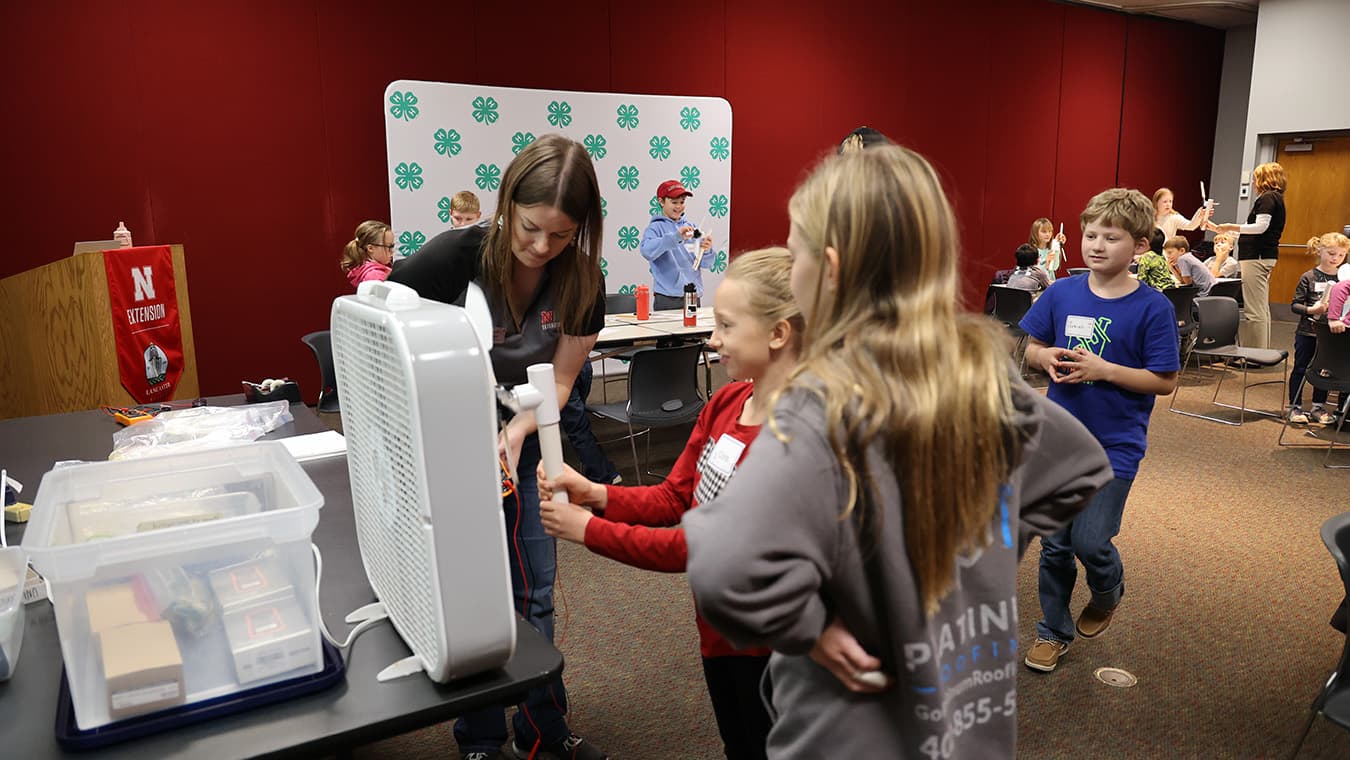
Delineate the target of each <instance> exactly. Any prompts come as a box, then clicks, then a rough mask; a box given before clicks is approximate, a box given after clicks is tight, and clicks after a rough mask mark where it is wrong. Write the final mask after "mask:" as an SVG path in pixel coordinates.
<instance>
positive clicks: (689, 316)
mask: <svg viewBox="0 0 1350 760" xmlns="http://www.w3.org/2000/svg"><path fill="white" fill-rule="evenodd" d="M697 324H698V288H697V287H695V286H694V283H692V282H691V283H689V284H688V285H685V286H684V326H685V327H694V326H695V325H697Z"/></svg>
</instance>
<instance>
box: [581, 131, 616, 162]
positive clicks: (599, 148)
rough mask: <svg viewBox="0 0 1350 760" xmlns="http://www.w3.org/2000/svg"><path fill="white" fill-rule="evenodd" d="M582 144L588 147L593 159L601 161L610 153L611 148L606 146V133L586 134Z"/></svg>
mask: <svg viewBox="0 0 1350 760" xmlns="http://www.w3.org/2000/svg"><path fill="white" fill-rule="evenodd" d="M581 144H582V145H583V146H585V147H586V152H587V153H589V154H591V160H592V161H599V160H600V159H602V158H604V157H605V154H606V153H609V149H608V148H606V147H605V136H604V135H586V139H585V140H582V141H581Z"/></svg>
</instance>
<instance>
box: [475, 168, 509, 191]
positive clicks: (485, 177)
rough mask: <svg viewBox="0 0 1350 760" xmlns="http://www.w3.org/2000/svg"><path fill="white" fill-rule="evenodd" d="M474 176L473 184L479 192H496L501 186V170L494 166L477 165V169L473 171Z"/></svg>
mask: <svg viewBox="0 0 1350 760" xmlns="http://www.w3.org/2000/svg"><path fill="white" fill-rule="evenodd" d="M473 173H474V175H475V177H474V181H473V183H474V184H475V185H477V186H478V189H479V190H496V189H497V188H498V187H501V184H502V170H501V167H500V166H497V165H496V164H479V165H478V168H476V169H474V170H473Z"/></svg>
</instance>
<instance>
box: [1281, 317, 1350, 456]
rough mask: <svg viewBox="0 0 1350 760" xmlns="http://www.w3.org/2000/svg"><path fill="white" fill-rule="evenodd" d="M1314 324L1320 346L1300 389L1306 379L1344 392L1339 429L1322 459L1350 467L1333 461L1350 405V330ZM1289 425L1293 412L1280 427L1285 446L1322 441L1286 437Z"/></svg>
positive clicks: (1315, 386)
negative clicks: (1303, 440) (1288, 440)
mask: <svg viewBox="0 0 1350 760" xmlns="http://www.w3.org/2000/svg"><path fill="white" fill-rule="evenodd" d="M1314 325H1315V326H1316V329H1317V350H1316V352H1315V353H1314V354H1313V358H1312V361H1311V362H1309V363H1308V369H1307V371H1306V372H1304V373H1303V380H1302V382H1300V383H1299V390H1300V391H1301V390H1302V389H1303V385H1304V384H1305V383H1306V384H1308V385H1311V386H1312V387H1314V388H1318V389H1320V390H1324V391H1327V392H1328V393H1332V392H1336V393H1339V394H1340V400H1341V407H1340V409H1339V410H1337V411H1339V414H1338V415H1337V419H1336V429H1335V431H1334V432H1332V433H1331V434H1330V435H1328V437H1327V439H1326V441H1327V455H1326V457H1325V458H1324V459H1323V461H1322V466H1323V467H1326V468H1327V469H1330V470H1346V469H1350V465H1345V464H1331V451H1332V449H1334V448H1336V440H1337V439H1338V438H1340V435H1341V429H1342V428H1343V427H1344V426H1345V414H1346V407H1347V406H1350V332H1343V333H1340V334H1336V333H1333V332H1332V331H1331V326H1330V325H1328V324H1327V323H1326V322H1322V321H1318V322H1315V323H1314ZM1288 429H1289V415H1287V414H1286V415H1285V416H1284V426H1283V427H1281V428H1280V437H1279V438H1278V439H1277V441H1276V442H1277V443H1279V445H1281V446H1316V445H1320V444H1308V443H1294V442H1293V441H1290V442H1288V443H1286V442H1285V440H1284V433H1285V431H1286V430H1288ZM1308 434H1309V435H1311V436H1313V437H1314V438H1320V436H1318V435H1317V434H1315V433H1314V432H1312V431H1309V433H1308Z"/></svg>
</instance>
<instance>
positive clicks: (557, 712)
mask: <svg viewBox="0 0 1350 760" xmlns="http://www.w3.org/2000/svg"><path fill="white" fill-rule="evenodd" d="M538 467H539V436H538V435H531V436H529V437H528V438H526V439H525V443H524V445H523V446H522V447H521V451H520V463H519V464H518V465H517V468H516V471H517V473H518V477H519V478H520V482H519V483H517V484H516V492H517V493H518V494H519V495H520V508H519V510H517V508H516V498H515V497H514V496H508V497H506V498H505V499H503V500H502V508H503V512H505V514H506V551H507V559H508V562H509V567H510V570H511V591H512V597H513V599H514V602H515V609H516V611H517V612H520V611H521V610H527V612H526V614H525V620H526V622H528V623H529V624H530V625H532V626H534V627H535V628H536V629H537V630H538V631H539V632H540V633H542V634H544V636H546V637H547V638H548V640H549V641H553V580H554V578H555V577H556V575H557V570H558V567H557V543H556V539H554V538H552V537H551V536H549V535H548V534H547V533H545V532H544V526H543V523H541V522H540V519H539V489H538V486H537V484H536V481H537V479H538V475H537V474H536V472H535V470H537V469H538ZM522 573H523V574H522ZM526 579H528V583H529V599H528V607H527V600H526V598H525V597H526V589H525V586H524V584H525V582H526ZM465 612H466V613H468V612H469V611H468V610H465ZM566 716H567V691H566V690H565V689H564V688H563V683H562V677H561V676H559V677H557V678H554V679H553V680H552V681H549V682H548V683H545V684H544V685H543V686H537V687H535V688H533V689H530V691H529V693H528V694H526V696H525V701H523V702H521V703H520V705H519V710H517V711H516V715H515V718H514V719H513V720H512V723H513V727H514V729H515V735H516V744H518V745H519V746H521V747H523V748H525V749H529V748H530V747H531V745H533V744H534V742H535V739H537V738H539V735H540V734H543V738H544V740H545V741H559V740H560V739H563V738H566V737H567V735H568V728H567V717H566ZM455 741H456V742H458V744H459V751H460V752H464V753H467V752H487V753H493V752H496V751H497V750H498V749H500V748H501V746H502V744H504V743H505V742H506V715H505V712H504V711H503V709H502V708H500V707H487V708H483V709H482V710H475V711H473V712H470V713H466V714H465V715H464V716H463V717H461V718H460V719H459V721H458V722H456V723H455Z"/></svg>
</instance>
